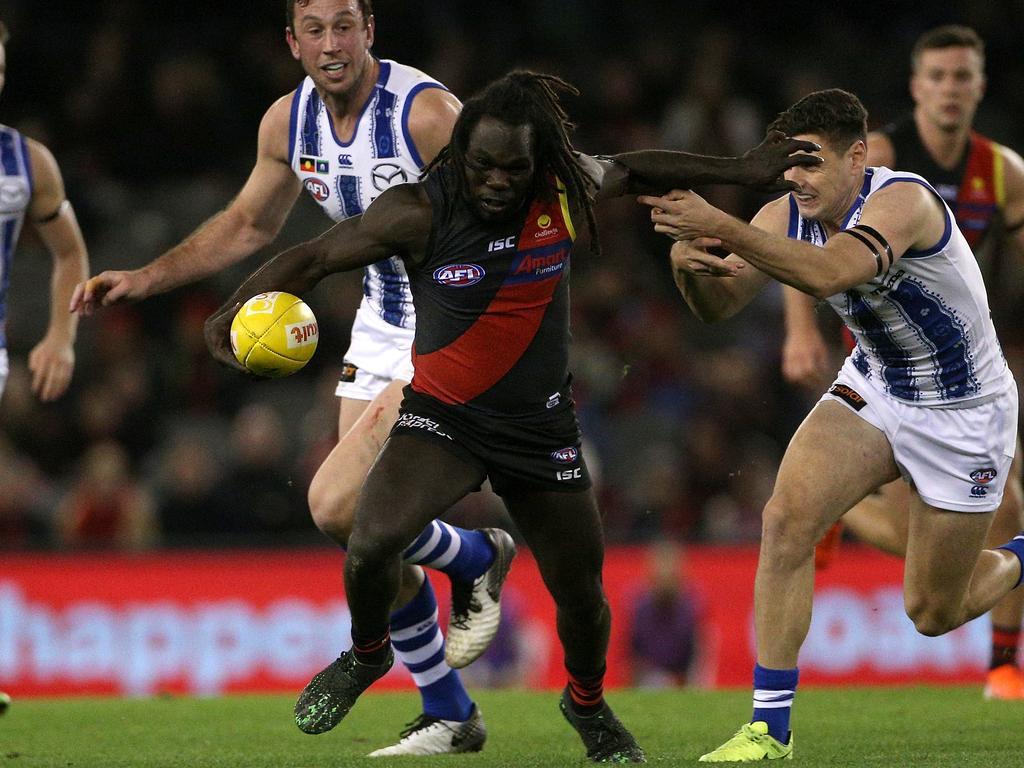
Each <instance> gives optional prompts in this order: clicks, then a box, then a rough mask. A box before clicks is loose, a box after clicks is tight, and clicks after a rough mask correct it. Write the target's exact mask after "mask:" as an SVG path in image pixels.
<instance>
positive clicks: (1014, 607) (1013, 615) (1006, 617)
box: [985, 438, 1024, 629]
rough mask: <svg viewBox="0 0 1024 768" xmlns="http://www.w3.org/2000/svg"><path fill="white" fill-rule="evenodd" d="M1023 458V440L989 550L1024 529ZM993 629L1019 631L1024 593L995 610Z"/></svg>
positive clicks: (1015, 592) (1014, 594)
mask: <svg viewBox="0 0 1024 768" xmlns="http://www.w3.org/2000/svg"><path fill="white" fill-rule="evenodd" d="M1022 461H1024V458H1022V456H1021V444H1020V438H1017V448H1016V450H1015V452H1014V457H1013V463H1012V464H1011V465H1010V476H1009V477H1008V478H1007V480H1006V490H1005V491H1004V492H1003V500H1002V502H1001V503H1000V505H999V509H997V510H996V515H995V517H994V518H993V520H992V528H991V529H989V533H988V538H987V539H986V540H985V546H986V547H997V546H999V545H1000V544H1002V543H1003V542H1006V541H1009V540H1010V539H1012V538H1013V537H1014V536H1016V535H1017V534H1018V533H1020V531H1021V530H1022V529H1024V490H1022V489H1021V462H1022ZM990 613H991V616H992V626H994V627H1005V628H1007V629H1019V628H1020V625H1021V621H1022V620H1024V590H1021V589H1015V590H1013V591H1011V592H1009V593H1008V594H1007V595H1006V596H1005V597H1003V598H1002V599H1001V600H999V602H997V603H996V604H995V605H994V606H992V610H991V612H990Z"/></svg>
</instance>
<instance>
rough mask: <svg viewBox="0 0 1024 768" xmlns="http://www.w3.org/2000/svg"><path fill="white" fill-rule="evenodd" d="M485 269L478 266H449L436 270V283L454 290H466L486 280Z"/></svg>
mask: <svg viewBox="0 0 1024 768" xmlns="http://www.w3.org/2000/svg"><path fill="white" fill-rule="evenodd" d="M484 274H485V273H484V268H483V267H480V266H477V265H476V264H447V265H445V266H443V267H438V268H437V269H435V270H434V282H436V283H438V284H439V285H450V286H452V287H453V288H466V287H467V286H470V285H476V284H477V283H479V282H480V281H481V280H483V279H484Z"/></svg>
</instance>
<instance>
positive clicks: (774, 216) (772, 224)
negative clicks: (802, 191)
mask: <svg viewBox="0 0 1024 768" xmlns="http://www.w3.org/2000/svg"><path fill="white" fill-rule="evenodd" d="M791 211H792V203H791V202H790V196H789V195H788V194H786V195H782V196H781V197H777V198H775V199H774V200H770V201H768V202H767V203H765V204H764V205H763V206H761V210H759V211H758V212H757V214H756V215H755V216H754V218H752V219H751V220H750V223H751V225H752V226H755V227H757V228H758V229H763V230H764V231H765V232H771V233H772V234H776V235H785V234H787V233H788V232H789V217H790V216H791V215H792V213H791Z"/></svg>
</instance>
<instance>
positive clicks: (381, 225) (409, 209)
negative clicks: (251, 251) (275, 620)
mask: <svg viewBox="0 0 1024 768" xmlns="http://www.w3.org/2000/svg"><path fill="white" fill-rule="evenodd" d="M430 224H431V205H430V201H429V199H428V198H427V194H426V192H425V191H424V189H423V187H422V185H420V184H401V185H399V186H396V187H391V188H390V189H388V190H387V191H385V192H384V193H382V194H381V196H380V197H378V198H377V199H376V200H375V201H374V202H373V204H372V205H370V206H369V207H368V208H367V209H366V212H365V213H363V214H361V215H359V216H353V217H352V218H350V219H346V220H345V221H342V222H340V223H338V224H335V225H334V226H333V227H331V228H330V229H329V230H327V231H326V232H325V233H324V234H322V235H320V237H317V238H315V239H313V240H308V241H306V242H304V243H300V244H299V245H296V246H294V247H293V248H289V249H288V250H286V251H282V252H281V253H279V254H277V255H276V256H274V257H273V258H272V259H270V260H269V261H267V262H266V263H265V264H264V265H263V266H262V267H260V268H259V269H258V270H257V271H256V272H254V273H253V274H252V275H250V276H249V277H248V278H247V279H246V280H245V282H243V283H242V285H241V286H239V288H238V290H236V291H235V292H234V294H232V296H231V298H229V299H228V300H227V301H226V302H225V303H224V304H223V305H222V306H221V307H220V309H218V310H217V311H216V312H215V313H214V314H213V315H211V316H210V318H209V319H208V320H207V321H206V325H205V328H204V335H205V337H206V345H207V347H209V349H210V352H211V353H212V354H213V356H214V357H215V358H216V359H217V360H218V361H219V362H221V363H224V364H225V365H227V366H229V367H231V368H234V369H235V370H238V371H244V370H245V368H244V366H242V365H241V364H240V363H239V362H238V361H237V360H236V359H235V356H234V354H233V353H232V352H231V345H230V341H229V335H228V331H229V329H230V327H231V320H232V319H233V318H234V316H235V313H236V312H237V311H238V308H239V307H240V306H241V305H242V304H243V303H244V302H245V301H248V300H249V299H250V298H251V297H253V296H255V295H256V294H258V293H265V292H267V291H285V292H287V293H293V294H296V295H302V294H303V293H305V292H306V291H309V290H311V289H312V288H313V287H314V286H315V285H316V284H317V283H319V282H320V280H322V279H323V278H324V277H326V276H327V275H329V274H333V273H335V272H346V271H349V270H353V269H359V268H361V267H365V266H367V265H369V264H373V263H375V262H378V261H380V260H382V259H386V258H388V257H390V256H393V255H395V254H396V253H397V254H401V255H403V256H405V257H407V258H410V259H412V260H413V261H416V260H417V259H419V258H421V257H422V253H423V248H424V247H425V245H426V242H427V238H428V237H429V235H430Z"/></svg>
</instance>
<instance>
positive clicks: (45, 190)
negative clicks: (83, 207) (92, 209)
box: [25, 136, 65, 220]
mask: <svg viewBox="0 0 1024 768" xmlns="http://www.w3.org/2000/svg"><path fill="white" fill-rule="evenodd" d="M25 144H26V146H27V147H28V157H29V163H30V165H31V166H32V199H31V202H30V203H29V215H30V216H31V218H32V219H33V220H39V219H42V218H46V217H49V216H51V215H52V214H53V211H55V210H56V209H57V206H59V205H60V204H61V203H63V202H64V194H65V193H64V179H63V178H62V177H61V173H60V166H59V165H57V160H56V158H55V157H54V156H53V153H52V152H50V150H49V149H48V148H47V147H46V145H45V144H43V143H42V142H39V141H36V140H35V139H30V138H28V137H27V136H26V137H25Z"/></svg>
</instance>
